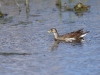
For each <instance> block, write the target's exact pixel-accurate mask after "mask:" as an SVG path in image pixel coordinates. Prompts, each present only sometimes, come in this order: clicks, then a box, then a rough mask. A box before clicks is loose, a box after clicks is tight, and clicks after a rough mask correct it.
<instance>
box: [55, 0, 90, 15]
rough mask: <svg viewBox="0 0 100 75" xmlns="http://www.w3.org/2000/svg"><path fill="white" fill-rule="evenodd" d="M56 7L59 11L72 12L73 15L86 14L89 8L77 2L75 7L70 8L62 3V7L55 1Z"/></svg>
mask: <svg viewBox="0 0 100 75" xmlns="http://www.w3.org/2000/svg"><path fill="white" fill-rule="evenodd" d="M56 6H58V7H60V9H64V10H65V11H73V12H75V13H79V12H81V13H82V12H87V11H89V8H90V6H89V5H84V4H83V3H81V2H78V3H77V4H76V5H74V6H73V7H70V6H69V5H67V3H66V2H65V3H64V6H62V2H61V0H57V1H56Z"/></svg>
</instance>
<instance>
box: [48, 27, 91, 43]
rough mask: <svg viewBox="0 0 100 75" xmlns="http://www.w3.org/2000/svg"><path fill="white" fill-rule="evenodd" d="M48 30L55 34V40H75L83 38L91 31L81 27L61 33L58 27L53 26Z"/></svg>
mask: <svg viewBox="0 0 100 75" xmlns="http://www.w3.org/2000/svg"><path fill="white" fill-rule="evenodd" d="M48 32H49V33H51V32H52V33H53V34H54V39H55V40H60V41H65V42H73V41H76V40H79V39H82V38H83V37H84V36H85V35H86V34H87V33H89V31H86V32H84V31H83V29H79V30H77V31H73V32H70V33H66V34H63V35H59V34H58V32H57V30H56V28H51V29H50V30H49V31H48Z"/></svg>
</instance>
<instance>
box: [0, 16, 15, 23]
mask: <svg viewBox="0 0 100 75" xmlns="http://www.w3.org/2000/svg"><path fill="white" fill-rule="evenodd" d="M12 21H13V17H6V18H0V24H7V23H11V22H12Z"/></svg>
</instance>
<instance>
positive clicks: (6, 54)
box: [0, 52, 31, 56]
mask: <svg viewBox="0 0 100 75" xmlns="http://www.w3.org/2000/svg"><path fill="white" fill-rule="evenodd" d="M0 55H3V56H11V55H31V54H30V53H13V52H11V53H10V52H9V53H5V52H0Z"/></svg>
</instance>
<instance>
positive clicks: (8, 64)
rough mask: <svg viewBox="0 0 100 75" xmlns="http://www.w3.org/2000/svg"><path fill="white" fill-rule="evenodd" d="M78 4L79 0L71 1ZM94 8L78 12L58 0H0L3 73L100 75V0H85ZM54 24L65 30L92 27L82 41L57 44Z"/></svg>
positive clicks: (19, 74) (61, 32)
mask: <svg viewBox="0 0 100 75" xmlns="http://www.w3.org/2000/svg"><path fill="white" fill-rule="evenodd" d="M65 1H66V2H67V3H68V5H69V6H73V5H75V4H76V3H77V2H78V0H74V2H70V1H67V0H63V1H62V5H63V4H64V2H65ZM81 1H82V3H84V4H85V5H90V6H91V7H90V12H84V13H83V15H81V16H77V15H76V14H75V13H74V12H68V11H63V10H60V9H59V8H58V7H56V6H55V2H56V0H30V1H29V8H30V11H29V12H27V13H26V6H25V1H24V0H18V3H19V5H20V9H21V12H19V9H18V6H17V5H16V3H15V2H14V1H12V0H9V1H8V0H0V3H1V10H2V12H3V13H7V14H8V16H5V17H4V18H2V19H1V18H0V75H100V25H99V24H100V10H99V7H100V1H99V0H81ZM50 28H56V29H57V30H58V32H59V34H64V33H67V32H71V31H74V30H77V29H81V28H84V31H86V30H88V31H90V33H89V34H87V36H86V37H85V38H84V39H85V41H84V42H82V43H65V42H61V43H59V44H57V43H56V42H54V39H53V38H54V37H53V34H48V33H47V31H48V30H49V29H50Z"/></svg>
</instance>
